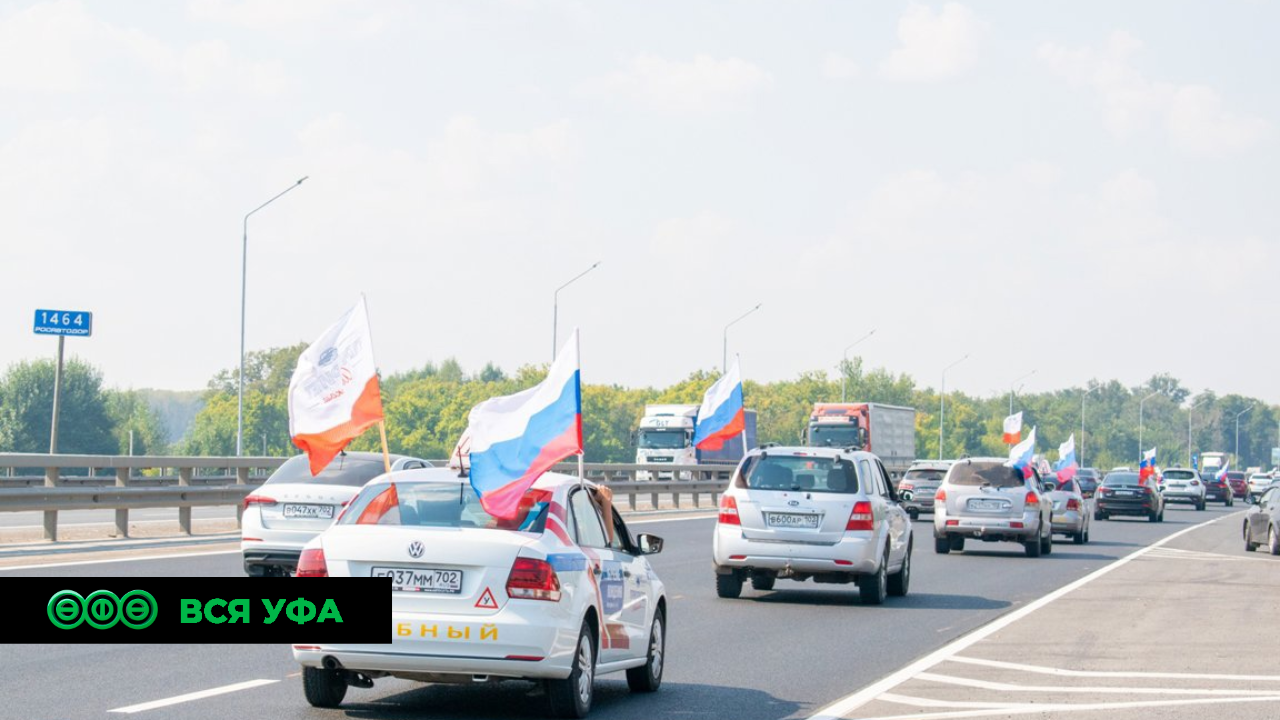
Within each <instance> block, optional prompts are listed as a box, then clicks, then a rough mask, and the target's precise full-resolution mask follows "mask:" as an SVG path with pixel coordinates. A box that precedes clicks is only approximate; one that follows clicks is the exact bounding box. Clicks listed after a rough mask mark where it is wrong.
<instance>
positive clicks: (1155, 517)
mask: <svg viewBox="0 0 1280 720" xmlns="http://www.w3.org/2000/svg"><path fill="white" fill-rule="evenodd" d="M1147 520H1148V521H1150V522H1160V514H1159V513H1157V512H1156V511H1155V510H1152V511H1151V512H1150V513H1147Z"/></svg>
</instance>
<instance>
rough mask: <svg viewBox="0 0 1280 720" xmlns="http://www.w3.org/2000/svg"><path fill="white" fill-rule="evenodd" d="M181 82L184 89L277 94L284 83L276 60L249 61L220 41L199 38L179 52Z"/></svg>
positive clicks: (264, 94) (193, 91)
mask: <svg viewBox="0 0 1280 720" xmlns="http://www.w3.org/2000/svg"><path fill="white" fill-rule="evenodd" d="M181 69H182V82H183V88H184V89H185V90H186V91H187V92H191V93H200V92H206V91H209V90H232V91H244V92H248V93H251V94H254V95H262V96H273V95H279V94H280V93H281V92H282V91H283V90H284V89H285V88H286V87H287V86H288V77H287V75H286V73H285V71H284V66H283V65H281V64H280V63H279V62H275V61H273V62H253V61H249V60H245V59H243V58H239V57H236V56H235V54H234V53H232V51H231V48H230V47H229V46H228V45H227V44H226V43H225V42H223V41H222V40H203V41H201V42H198V43H196V44H195V45H192V46H191V47H189V48H187V49H186V50H185V51H183V53H182V63H181Z"/></svg>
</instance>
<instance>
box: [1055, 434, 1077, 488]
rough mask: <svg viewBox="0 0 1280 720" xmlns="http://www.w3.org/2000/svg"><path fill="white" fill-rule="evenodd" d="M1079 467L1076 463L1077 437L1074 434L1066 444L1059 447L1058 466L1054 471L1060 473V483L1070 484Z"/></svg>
mask: <svg viewBox="0 0 1280 720" xmlns="http://www.w3.org/2000/svg"><path fill="white" fill-rule="evenodd" d="M1079 467H1080V466H1079V465H1078V464H1077V463H1076V436H1075V433H1072V434H1071V437H1069V438H1067V441H1066V442H1064V443H1062V444H1061V445H1059V446H1058V464H1057V465H1055V466H1054V468H1053V469H1054V470H1055V471H1057V473H1058V482H1068V481H1069V480H1071V478H1073V477H1075V476H1076V470H1078V469H1079Z"/></svg>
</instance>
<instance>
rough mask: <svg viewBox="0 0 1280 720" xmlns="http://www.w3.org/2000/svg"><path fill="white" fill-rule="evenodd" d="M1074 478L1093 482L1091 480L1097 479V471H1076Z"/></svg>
mask: <svg viewBox="0 0 1280 720" xmlns="http://www.w3.org/2000/svg"><path fill="white" fill-rule="evenodd" d="M1076 477H1078V478H1080V479H1082V480H1093V479H1095V478H1097V477H1098V471H1097V470H1084V469H1081V470H1077V471H1076Z"/></svg>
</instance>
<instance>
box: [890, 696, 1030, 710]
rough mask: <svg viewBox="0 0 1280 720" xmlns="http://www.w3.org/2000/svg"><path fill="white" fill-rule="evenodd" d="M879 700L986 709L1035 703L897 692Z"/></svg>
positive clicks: (940, 706) (1018, 706) (935, 706)
mask: <svg viewBox="0 0 1280 720" xmlns="http://www.w3.org/2000/svg"><path fill="white" fill-rule="evenodd" d="M876 700H879V701H881V702H891V703H896V704H898V705H913V706H915V707H928V708H986V709H988V710H1002V709H1004V708H1024V707H1031V706H1032V705H1034V704H1035V703H1008V702H970V701H968V700H934V699H933V698H922V697H912V696H910V695H898V694H897V693H884V694H883V695H881V696H880V697H878V698H876Z"/></svg>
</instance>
